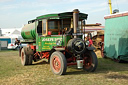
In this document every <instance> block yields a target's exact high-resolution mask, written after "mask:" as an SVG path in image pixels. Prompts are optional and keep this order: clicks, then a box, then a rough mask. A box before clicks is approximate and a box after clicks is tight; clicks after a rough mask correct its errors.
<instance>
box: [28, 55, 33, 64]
mask: <svg viewBox="0 0 128 85" xmlns="http://www.w3.org/2000/svg"><path fill="white" fill-rule="evenodd" d="M32 61H33V56H32V55H29V61H28V65H32Z"/></svg>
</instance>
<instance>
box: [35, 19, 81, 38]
mask: <svg viewBox="0 0 128 85" xmlns="http://www.w3.org/2000/svg"><path fill="white" fill-rule="evenodd" d="M71 29H72V30H71ZM81 30H82V20H80V21H79V28H78V29H77V31H78V32H81ZM70 31H71V32H70ZM69 32H70V33H69ZM37 33H38V35H40V36H47V35H65V34H71V33H73V19H72V18H65V19H42V20H38V25H37Z"/></svg>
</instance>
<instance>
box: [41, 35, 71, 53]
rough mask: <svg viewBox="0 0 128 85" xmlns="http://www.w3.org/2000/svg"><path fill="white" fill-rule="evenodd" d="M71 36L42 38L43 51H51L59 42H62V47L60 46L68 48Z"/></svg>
mask: <svg viewBox="0 0 128 85" xmlns="http://www.w3.org/2000/svg"><path fill="white" fill-rule="evenodd" d="M70 37H71V36H63V37H62V36H61V35H60V36H58V35H57V36H51V37H50V36H49V37H48V36H47V37H41V42H42V44H41V45H42V51H48V50H51V49H52V48H53V47H54V46H57V45H56V42H57V40H60V41H61V45H59V46H66V45H67V42H68V40H69V39H70Z"/></svg>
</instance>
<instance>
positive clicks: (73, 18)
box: [20, 9, 98, 75]
mask: <svg viewBox="0 0 128 85" xmlns="http://www.w3.org/2000/svg"><path fill="white" fill-rule="evenodd" d="M87 16H88V15H87V14H84V13H80V12H79V10H78V9H75V10H73V12H64V13H58V14H47V15H42V16H39V17H37V18H36V19H34V20H30V21H28V24H27V25H25V26H24V27H23V28H22V32H21V35H22V37H23V38H24V42H22V43H27V44H28V45H27V46H26V47H23V48H22V49H21V50H20V54H21V63H22V65H24V66H25V65H31V64H32V61H33V60H34V61H35V62H36V61H37V60H38V59H43V58H46V59H48V61H49V62H50V67H51V70H52V72H53V73H54V74H57V75H63V74H65V73H66V70H67V66H70V65H77V67H78V68H83V69H84V70H86V71H88V72H93V71H95V70H96V68H97V64H98V60H97V56H96V54H95V52H94V51H93V50H94V48H93V47H87V45H86V44H85V41H84V40H83V39H82V35H83V32H82V30H83V27H82V26H83V25H82V24H84V23H83V22H85V19H87Z"/></svg>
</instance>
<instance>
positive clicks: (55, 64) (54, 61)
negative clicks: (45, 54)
mask: <svg viewBox="0 0 128 85" xmlns="http://www.w3.org/2000/svg"><path fill="white" fill-rule="evenodd" d="M52 66H53V69H54V71H55V72H59V71H60V69H61V62H60V59H59V57H58V56H54V57H53V59H52Z"/></svg>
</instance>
